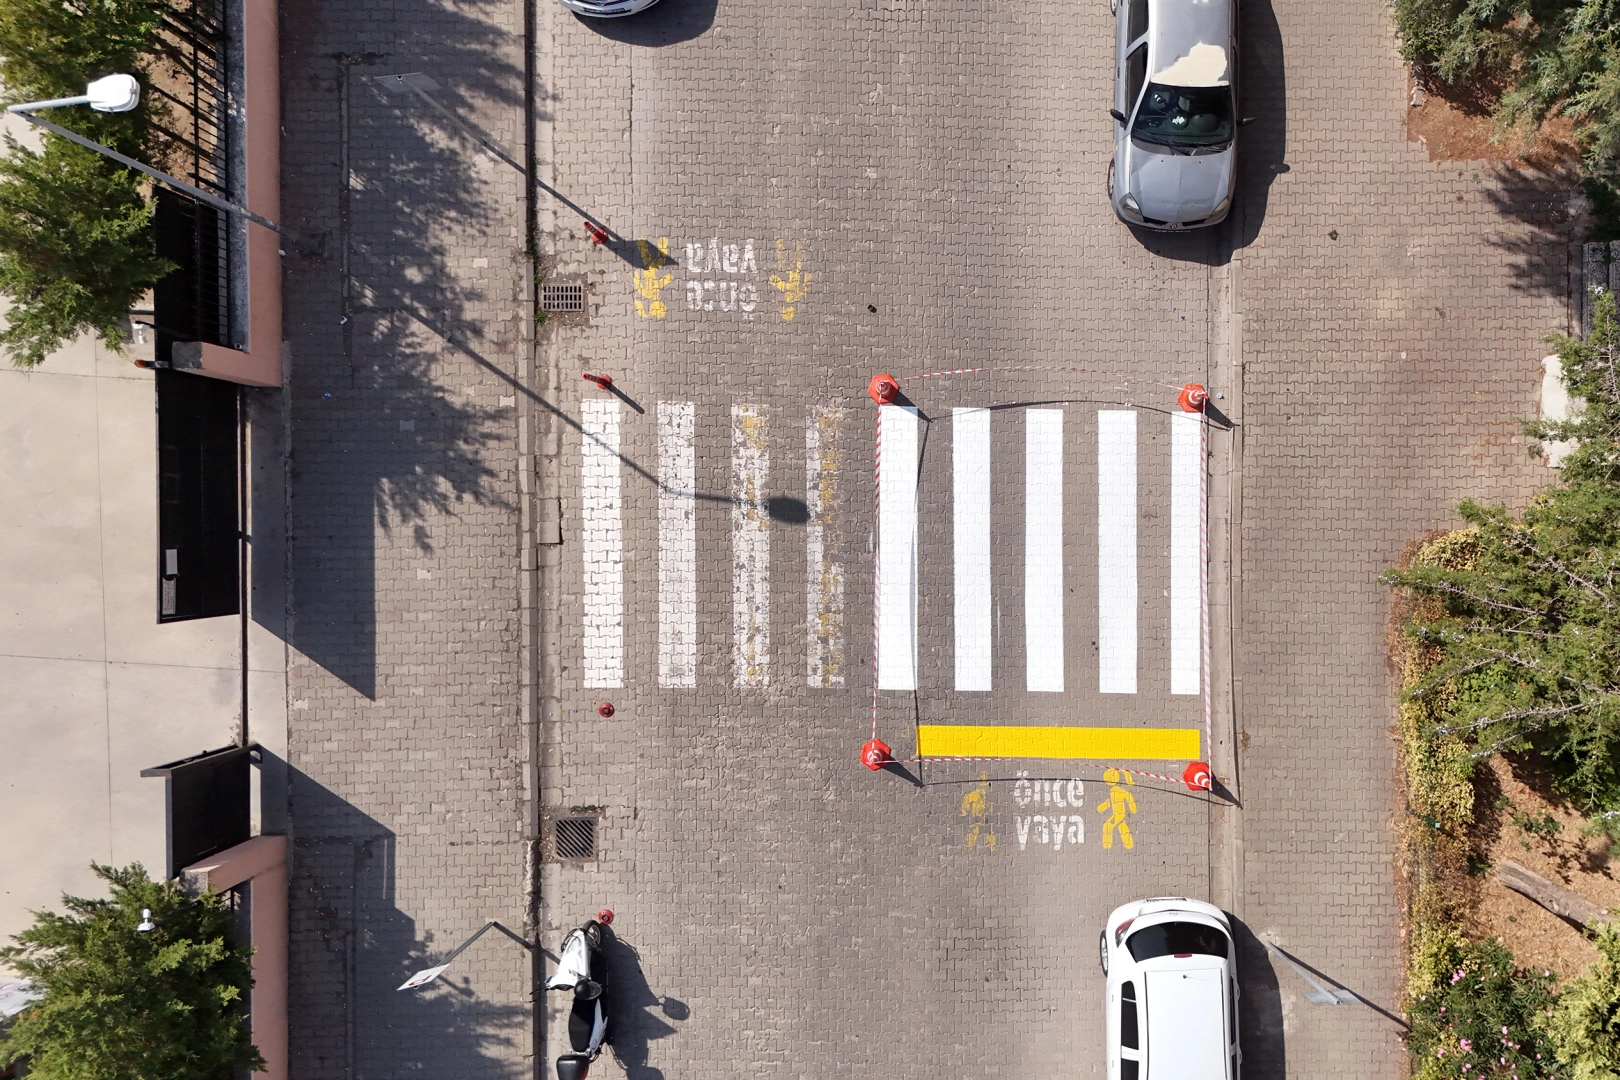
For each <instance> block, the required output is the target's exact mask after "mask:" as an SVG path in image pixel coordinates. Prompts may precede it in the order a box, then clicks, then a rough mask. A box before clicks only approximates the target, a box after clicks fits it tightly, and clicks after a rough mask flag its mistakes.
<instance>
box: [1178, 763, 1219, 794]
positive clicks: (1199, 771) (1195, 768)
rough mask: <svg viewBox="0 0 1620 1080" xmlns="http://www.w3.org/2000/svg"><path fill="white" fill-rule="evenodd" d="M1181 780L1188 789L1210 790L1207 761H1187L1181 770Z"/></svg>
mask: <svg viewBox="0 0 1620 1080" xmlns="http://www.w3.org/2000/svg"><path fill="white" fill-rule="evenodd" d="M1181 782H1182V783H1183V784H1186V785H1187V790H1188V791H1211V790H1213V786H1214V785H1213V783H1212V781H1211V780H1210V778H1209V762H1207V761H1189V762H1188V763H1187V767H1186V768H1185V769H1183V770H1181Z"/></svg>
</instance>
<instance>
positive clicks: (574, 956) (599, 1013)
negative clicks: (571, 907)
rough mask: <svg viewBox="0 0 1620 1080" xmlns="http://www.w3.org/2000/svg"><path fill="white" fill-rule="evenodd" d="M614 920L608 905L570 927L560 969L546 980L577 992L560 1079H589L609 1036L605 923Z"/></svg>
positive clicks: (549, 985)
mask: <svg viewBox="0 0 1620 1080" xmlns="http://www.w3.org/2000/svg"><path fill="white" fill-rule="evenodd" d="M612 922H613V912H611V911H608V910H607V909H605V908H604V909H603V910H601V911H599V912H597V913H596V918H594V919H592V920H591V921H590V922H588V923H586V924H585V925H584V926H580V927H576V928H575V929H573V930H570V931H569V932H568V936H567V937H565V938H563V943H562V949H561V950H560V951H559V953H558V956H557V970H556V971H555V972H553V973H552V976H551V978H549V979H547V980H546V989H547V990H572V991H573V992H574V1007H573V1009H572V1010H571V1011H570V1012H569V1014H568V1046H569V1050H570V1052H569V1053H566V1054H561V1055H559V1056H558V1058H557V1080H585V1075H586V1073H588V1072H590V1068H591V1062H593V1061H595V1060H596V1058H597V1055H598V1054H600V1053H601V1052H602V1043H603V1042H604V1041H605V1040H606V1038H607V1026H608V1017H607V1009H606V1008H605V1007H604V1006H603V1004H602V998H603V994H604V993H605V992H606V991H607V981H608V979H607V956H606V954H604V953H603V952H602V927H604V926H608V925H610V924H611V923H612Z"/></svg>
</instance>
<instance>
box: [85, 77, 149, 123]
mask: <svg viewBox="0 0 1620 1080" xmlns="http://www.w3.org/2000/svg"><path fill="white" fill-rule="evenodd" d="M84 93H85V96H86V97H88V98H89V99H90V107H91V108H92V109H94V110H96V111H97V112H112V113H120V112H129V111H130V110H131V109H133V108H134V107H135V106H137V105H139V104H140V103H141V84H140V83H139V82H137V81H136V79H135V76H133V75H123V74H118V75H108V76H106V77H105V78H100V79H97V80H96V81H95V82H93V83H91V84H90V85H89V86H87V87H85V89H84Z"/></svg>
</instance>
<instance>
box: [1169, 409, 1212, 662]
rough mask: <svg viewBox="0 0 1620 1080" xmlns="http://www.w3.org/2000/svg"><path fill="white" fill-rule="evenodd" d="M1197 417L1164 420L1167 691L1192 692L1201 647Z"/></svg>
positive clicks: (1201, 464)
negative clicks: (1167, 459) (1167, 463)
mask: <svg viewBox="0 0 1620 1080" xmlns="http://www.w3.org/2000/svg"><path fill="white" fill-rule="evenodd" d="M1202 426H1203V418H1202V417H1200V416H1199V415H1198V414H1197V413H1176V414H1174V415H1172V416H1171V417H1170V692H1171V693H1172V694H1196V693H1198V691H1199V689H1200V686H1199V683H1200V679H1199V667H1200V665H1201V662H1202V649H1203V633H1202V623H1203V595H1202V594H1203V578H1202V575H1201V573H1200V567H1199V564H1200V562H1201V561H1202V558H1203V556H1202V551H1201V548H1202V543H1201V540H1200V532H1199V525H1200V522H1199V520H1198V519H1199V515H1200V514H1201V513H1202V501H1203V500H1202V492H1203V481H1204V449H1203V439H1202V435H1203V432H1202V430H1201V428H1202Z"/></svg>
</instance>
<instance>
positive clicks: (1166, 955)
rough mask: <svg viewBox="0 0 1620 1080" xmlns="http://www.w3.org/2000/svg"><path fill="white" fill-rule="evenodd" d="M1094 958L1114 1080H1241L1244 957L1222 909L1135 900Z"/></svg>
mask: <svg viewBox="0 0 1620 1080" xmlns="http://www.w3.org/2000/svg"><path fill="white" fill-rule="evenodd" d="M1097 948H1098V952H1099V954H1100V955H1099V958H1100V959H1101V961H1102V968H1103V973H1104V974H1105V975H1106V976H1107V978H1108V992H1107V994H1106V999H1107V1002H1108V1005H1107V1009H1108V1080H1238V1066H1239V1065H1240V1064H1241V1063H1242V1061H1243V1054H1242V1052H1241V1051H1239V1050H1238V1023H1237V999H1238V987H1237V955H1236V953H1237V950H1236V949H1235V948H1234V947H1233V943H1232V925H1231V923H1230V922H1228V921H1227V918H1226V915H1225V914H1224V913H1223V912H1222V911H1221V909H1220V908H1218V907H1215V906H1214V905H1213V904H1206V903H1203V902H1201V901H1198V900H1189V899H1187V898H1186V897H1184V896H1155V897H1153V898H1151V899H1148V900H1138V901H1137V902H1136V903H1134V904H1126V905H1125V906H1123V907H1118V908H1115V909H1114V912H1113V914H1111V915H1109V916H1108V922H1107V923H1106V924H1105V925H1104V926H1103V931H1102V937H1101V939H1100V940H1099V941H1098V943H1097Z"/></svg>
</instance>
